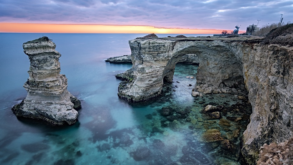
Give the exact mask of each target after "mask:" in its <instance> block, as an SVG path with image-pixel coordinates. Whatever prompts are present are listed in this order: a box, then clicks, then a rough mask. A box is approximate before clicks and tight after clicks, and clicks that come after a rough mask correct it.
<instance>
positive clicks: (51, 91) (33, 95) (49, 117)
mask: <svg viewBox="0 0 293 165" xmlns="http://www.w3.org/2000/svg"><path fill="white" fill-rule="evenodd" d="M55 47H56V45H55V43H53V42H52V41H51V40H49V38H48V37H42V38H39V39H36V40H33V41H28V42H26V43H24V44H23V49H24V53H25V54H26V55H28V57H29V59H30V69H29V71H28V73H29V79H28V80H27V81H26V82H25V84H24V88H25V89H26V90H27V92H28V94H27V96H26V98H25V99H24V100H23V101H22V102H21V103H20V104H18V105H15V106H14V107H13V108H12V110H13V112H14V114H15V115H16V116H17V117H24V118H32V119H40V120H44V121H46V122H48V123H50V124H52V125H63V124H66V123H67V124H69V125H71V124H74V123H75V122H76V120H77V117H78V112H77V111H76V109H80V108H81V107H80V101H79V100H77V99H76V98H75V97H74V96H72V95H71V94H70V93H69V92H68V91H67V78H66V77H65V75H60V63H59V58H60V56H61V54H60V53H59V52H57V51H56V50H55Z"/></svg>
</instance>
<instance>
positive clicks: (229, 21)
mask: <svg viewBox="0 0 293 165" xmlns="http://www.w3.org/2000/svg"><path fill="white" fill-rule="evenodd" d="M281 14H283V17H284V22H286V23H287V22H289V21H291V22H293V0H278V1H276V0H274V1H273V0H257V1H253V0H245V1H243V0H198V1H197V0H0V32H27V33H31V32H36V33H38V32H39V33H43V32H50V33H174V34H213V33H220V32H221V31H222V30H223V29H226V30H233V29H234V27H235V25H238V26H240V30H242V31H245V30H246V27H247V26H248V25H250V24H258V25H259V26H260V27H261V26H264V25H267V24H270V23H277V22H279V20H280V17H281ZM257 20H259V21H257Z"/></svg>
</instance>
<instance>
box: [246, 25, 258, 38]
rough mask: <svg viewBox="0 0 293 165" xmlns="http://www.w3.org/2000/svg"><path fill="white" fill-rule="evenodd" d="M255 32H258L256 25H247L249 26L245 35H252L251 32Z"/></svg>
mask: <svg viewBox="0 0 293 165" xmlns="http://www.w3.org/2000/svg"><path fill="white" fill-rule="evenodd" d="M257 30H259V28H258V27H257V25H254V24H252V25H249V26H248V27H247V28H246V34H247V35H252V34H253V32H255V31H257Z"/></svg>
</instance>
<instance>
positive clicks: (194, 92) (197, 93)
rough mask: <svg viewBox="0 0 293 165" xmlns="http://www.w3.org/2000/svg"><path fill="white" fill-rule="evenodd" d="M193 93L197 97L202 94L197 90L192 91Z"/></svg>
mask: <svg viewBox="0 0 293 165" xmlns="http://www.w3.org/2000/svg"><path fill="white" fill-rule="evenodd" d="M191 95H192V96H193V97H197V96H199V95H200V93H199V92H196V91H192V92H191Z"/></svg>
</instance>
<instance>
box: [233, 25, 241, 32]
mask: <svg viewBox="0 0 293 165" xmlns="http://www.w3.org/2000/svg"><path fill="white" fill-rule="evenodd" d="M235 28H236V29H235V30H234V31H233V34H238V31H239V28H240V27H239V26H235Z"/></svg>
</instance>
